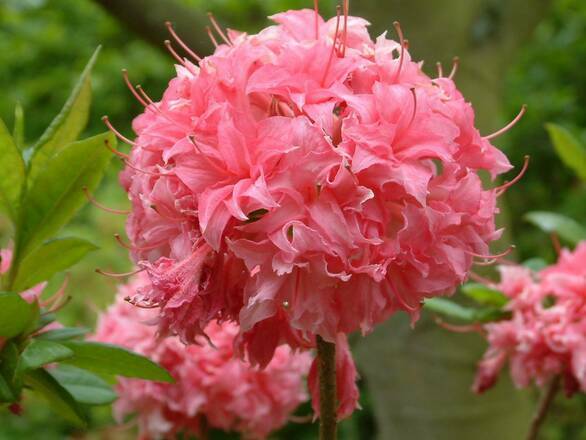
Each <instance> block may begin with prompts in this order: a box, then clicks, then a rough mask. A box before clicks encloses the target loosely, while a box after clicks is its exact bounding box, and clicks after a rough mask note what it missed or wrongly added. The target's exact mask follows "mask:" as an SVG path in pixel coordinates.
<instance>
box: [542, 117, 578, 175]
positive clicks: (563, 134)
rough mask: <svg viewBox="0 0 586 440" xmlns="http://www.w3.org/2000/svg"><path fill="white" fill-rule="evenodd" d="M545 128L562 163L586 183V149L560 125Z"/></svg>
mask: <svg viewBox="0 0 586 440" xmlns="http://www.w3.org/2000/svg"><path fill="white" fill-rule="evenodd" d="M545 128H546V129H547V131H548V133H549V137H550V139H551V142H552V143H553V146H554V148H555V151H556V153H557V154H558V156H559V157H560V159H561V160H562V162H563V163H564V164H565V165H566V166H567V167H568V168H571V169H572V170H573V171H574V172H575V173H576V175H577V176H578V177H579V178H580V179H582V180H584V181H586V147H584V145H582V143H581V142H580V141H579V140H578V139H576V137H574V136H573V135H572V134H571V133H570V132H569V131H568V130H566V129H565V128H564V127H562V126H560V125H557V124H545Z"/></svg>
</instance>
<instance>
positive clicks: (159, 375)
mask: <svg viewBox="0 0 586 440" xmlns="http://www.w3.org/2000/svg"><path fill="white" fill-rule="evenodd" d="M63 344H64V345H65V346H67V347H68V348H70V349H71V350H73V352H74V354H75V355H74V357H72V358H70V359H67V360H65V363H67V364H70V365H74V366H76V367H80V368H84V369H86V370H89V371H92V372H94V373H99V374H114V375H117V376H125V377H136V378H140V379H147V380H155V381H159V382H173V378H172V377H171V375H170V374H169V373H168V372H167V370H165V369H163V368H161V367H160V366H159V365H157V364H156V363H154V362H153V361H151V360H150V359H148V358H146V357H144V356H140V355H138V354H136V353H132V352H130V351H128V350H125V349H123V348H120V347H116V346H114V345H109V344H100V343H97V342H64V343H63Z"/></svg>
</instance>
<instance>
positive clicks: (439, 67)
mask: <svg viewBox="0 0 586 440" xmlns="http://www.w3.org/2000/svg"><path fill="white" fill-rule="evenodd" d="M435 66H436V67H437V77H438V78H443V77H444V68H443V66H442V63H441V62H440V61H438V62H437V63H435Z"/></svg>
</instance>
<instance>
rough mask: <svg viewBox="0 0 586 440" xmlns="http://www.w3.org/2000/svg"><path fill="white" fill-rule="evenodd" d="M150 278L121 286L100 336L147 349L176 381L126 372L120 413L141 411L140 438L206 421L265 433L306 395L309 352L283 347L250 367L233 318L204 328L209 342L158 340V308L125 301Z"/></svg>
mask: <svg viewBox="0 0 586 440" xmlns="http://www.w3.org/2000/svg"><path fill="white" fill-rule="evenodd" d="M145 282H147V279H146V277H137V278H136V279H135V280H134V281H132V282H131V283H129V284H128V285H125V286H122V287H121V288H120V294H121V296H120V297H119V298H118V300H117V302H116V303H115V304H114V305H112V306H111V307H110V309H109V310H108V311H107V312H106V313H104V314H103V315H102V316H101V317H100V320H99V324H98V329H97V331H96V335H95V336H94V338H95V339H96V340H98V341H101V342H107V343H112V344H116V345H120V346H124V347H127V348H129V349H132V350H133V351H136V352H138V353H141V354H143V355H145V356H148V357H149V358H151V359H152V360H154V361H155V362H158V363H159V364H160V365H162V366H163V367H165V368H166V369H167V370H168V371H169V372H170V373H171V375H172V376H173V377H174V378H175V380H176V383H175V384H164V383H156V382H149V381H143V380H136V379H120V381H119V384H118V393H119V396H120V398H119V400H118V401H117V402H116V403H115V407H114V408H115V414H116V416H117V418H118V419H119V420H123V418H124V416H126V415H129V414H131V413H137V414H138V421H139V427H140V431H141V435H142V438H145V439H150V438H153V439H155V438H161V437H164V438H174V437H173V436H174V435H176V434H178V433H180V432H183V433H186V434H194V435H199V434H201V430H202V429H207V428H205V427H206V426H207V427H209V428H215V429H221V430H224V431H236V432H239V433H241V434H242V435H244V436H245V437H246V438H265V437H266V436H267V435H268V434H269V433H270V432H271V431H274V430H276V429H278V428H280V427H282V426H283V425H285V424H286V423H287V420H288V418H289V416H290V415H291V413H292V412H293V411H294V410H295V409H296V408H297V406H298V405H299V404H300V403H302V402H304V401H306V400H307V394H306V392H305V390H304V380H305V376H306V375H307V373H308V370H309V364H310V363H311V357H310V355H309V353H307V352H306V353H293V352H292V351H291V349H290V348H288V347H279V348H278V349H277V350H276V351H275V355H274V357H273V359H272V361H271V362H270V363H269V364H268V365H267V367H266V368H265V369H264V370H260V369H258V368H254V367H251V366H250V365H248V364H246V363H244V362H242V361H241V360H239V359H237V358H235V356H234V350H233V342H234V338H235V337H236V336H237V334H238V328H237V327H236V326H235V325H233V324H230V323H224V324H222V325H221V326H220V325H218V324H216V323H210V324H209V325H208V326H207V327H206V329H205V330H206V334H207V335H208V337H209V339H210V342H211V343H212V344H213V346H212V345H210V344H208V343H207V342H205V341H203V342H204V343H203V344H201V345H191V346H188V347H185V345H184V344H183V343H181V341H179V339H178V338H176V337H169V338H164V339H159V338H157V336H156V334H155V333H156V327H153V326H152V325H149V322H150V321H152V320H153V319H155V318H156V315H157V312H156V311H154V310H151V309H140V308H137V307H133V306H132V305H130V304H128V303H127V302H126V301H124V297H126V296H127V295H129V294H132V293H133V292H134V291H135V290H136V289H137V288H139V287H140V286H143V285H144V284H145ZM204 419H205V420H204ZM202 423H204V425H202Z"/></svg>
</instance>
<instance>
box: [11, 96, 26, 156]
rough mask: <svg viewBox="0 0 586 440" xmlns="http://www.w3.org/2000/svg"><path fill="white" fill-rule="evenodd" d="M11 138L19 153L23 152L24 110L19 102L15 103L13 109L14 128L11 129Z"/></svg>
mask: <svg viewBox="0 0 586 440" xmlns="http://www.w3.org/2000/svg"><path fill="white" fill-rule="evenodd" d="M12 137H13V138H14V143H15V144H16V146H17V147H18V149H19V150H21V151H22V150H24V149H25V139H24V110H23V108H22V105H21V104H20V102H18V103H16V107H14V128H13V129H12Z"/></svg>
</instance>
